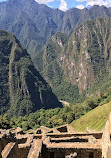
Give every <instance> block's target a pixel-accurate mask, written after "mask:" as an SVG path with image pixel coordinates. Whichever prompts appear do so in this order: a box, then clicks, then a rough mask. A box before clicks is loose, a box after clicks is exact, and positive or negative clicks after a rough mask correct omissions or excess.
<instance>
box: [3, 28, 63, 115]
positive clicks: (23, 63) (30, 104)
mask: <svg viewBox="0 0 111 158" xmlns="http://www.w3.org/2000/svg"><path fill="white" fill-rule="evenodd" d="M0 55H1V56H0V114H4V113H5V112H8V113H9V114H10V115H16V116H23V115H29V114H30V113H32V112H35V111H36V110H38V109H41V108H44V109H49V108H56V107H61V106H62V105H61V103H60V102H59V101H58V99H57V97H56V96H55V94H54V93H53V92H52V90H51V88H50V86H49V85H48V83H47V82H46V81H45V80H44V79H43V78H42V76H41V75H40V73H39V72H38V71H37V70H36V69H35V67H34V65H33V63H32V61H31V58H30V56H29V55H28V53H27V51H26V50H25V49H24V48H23V47H22V46H21V44H20V42H19V41H18V40H17V39H16V37H15V36H14V35H12V34H10V33H8V32H6V31H3V30H0Z"/></svg>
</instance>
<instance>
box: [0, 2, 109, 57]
mask: <svg viewBox="0 0 111 158" xmlns="http://www.w3.org/2000/svg"><path fill="white" fill-rule="evenodd" d="M110 16H111V8H106V7H104V6H102V7H99V6H94V7H92V8H91V9H89V10H88V9H86V8H85V9H83V10H79V9H77V8H72V9H70V10H69V11H67V12H66V13H65V12H62V11H60V10H59V9H51V8H49V7H47V6H46V5H42V4H39V3H37V2H35V0H7V1H6V2H2V3H0V28H1V29H4V30H7V31H9V32H11V33H13V34H14V35H16V36H17V38H18V39H19V40H20V41H21V43H22V44H23V45H24V46H25V47H26V48H27V49H28V53H30V55H31V56H34V55H35V54H36V53H37V50H39V49H40V48H42V46H43V45H44V44H45V43H46V41H47V40H48V39H49V38H50V37H51V36H52V35H54V34H55V33H56V32H63V33H65V34H67V35H68V36H69V35H70V34H71V33H72V31H73V29H74V28H76V27H77V26H79V25H80V24H81V23H83V22H85V21H87V20H91V19H95V18H97V17H110Z"/></svg>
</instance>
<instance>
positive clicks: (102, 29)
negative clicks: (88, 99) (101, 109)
mask: <svg viewBox="0 0 111 158" xmlns="http://www.w3.org/2000/svg"><path fill="white" fill-rule="evenodd" d="M110 32H111V18H103V19H101V18H98V19H95V20H92V21H88V22H85V23H84V24H83V25H81V26H79V27H78V28H77V29H75V31H74V32H73V33H72V34H71V36H70V37H69V38H68V37H67V36H66V35H65V34H63V33H56V34H55V35H53V36H52V38H51V39H50V40H49V41H48V42H47V43H46V45H45V46H44V47H43V49H42V50H41V51H38V53H37V55H36V56H35V57H34V59H33V62H34V63H35V66H36V67H37V68H38V70H39V71H40V72H41V74H42V75H43V76H44V77H45V79H46V80H47V82H48V83H49V84H50V85H51V87H52V88H53V90H54V92H55V93H56V94H57V96H58V97H60V96H61V97H60V99H65V100H67V101H69V102H70V101H71V100H70V99H68V97H66V96H65V95H66V94H68V96H71V97H72V98H78V97H79V93H82V92H83V91H86V90H88V89H89V88H91V87H94V86H96V87H98V86H97V84H100V82H101V83H102V84H101V85H103V82H106V80H107V83H109V79H108V76H111V72H110V68H111V64H110V63H111V34H110ZM39 63H40V64H39ZM109 78H110V77H109ZM95 84H96V85H95ZM65 85H67V86H66V89H67V90H66V89H64V88H65ZM73 86H74V87H73ZM105 86H107V85H106V83H105ZM71 87H73V88H75V89H76V90H75V92H74V90H72V89H71ZM99 88H100V87H98V89H99ZM63 89H64V90H63ZM70 89H71V92H70V93H69V91H70ZM62 91H64V92H65V93H64V92H62ZM63 93H64V94H63ZM72 93H73V94H76V95H73V94H72ZM62 94H63V95H62ZM64 96H65V97H64ZM69 98H70V97H69ZM79 99H80V98H79Z"/></svg>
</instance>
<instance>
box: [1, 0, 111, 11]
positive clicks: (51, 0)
mask: <svg viewBox="0 0 111 158" xmlns="http://www.w3.org/2000/svg"><path fill="white" fill-rule="evenodd" d="M2 1H5V0H0V2H2ZM35 1H37V2H38V3H41V4H46V5H48V6H49V7H52V8H59V9H61V10H63V11H66V10H67V9H69V8H72V7H76V8H79V9H83V8H84V7H88V6H93V5H100V6H101V5H104V6H107V7H111V0H35Z"/></svg>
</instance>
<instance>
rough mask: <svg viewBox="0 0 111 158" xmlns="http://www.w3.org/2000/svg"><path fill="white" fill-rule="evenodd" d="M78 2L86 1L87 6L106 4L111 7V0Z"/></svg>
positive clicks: (80, 0)
mask: <svg viewBox="0 0 111 158" xmlns="http://www.w3.org/2000/svg"><path fill="white" fill-rule="evenodd" d="M76 1H77V2H86V7H87V6H93V5H99V6H102V5H104V6H106V7H111V0H76Z"/></svg>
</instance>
